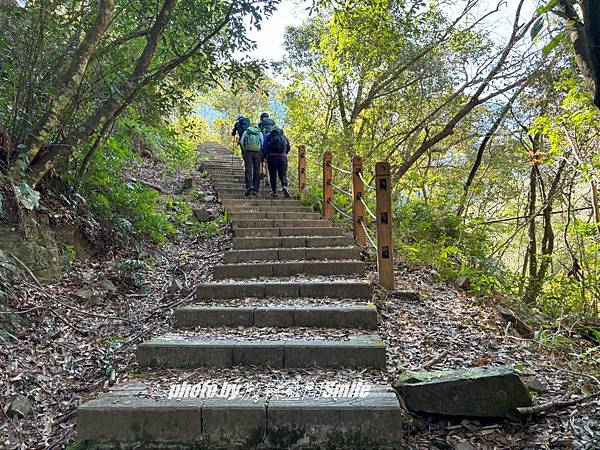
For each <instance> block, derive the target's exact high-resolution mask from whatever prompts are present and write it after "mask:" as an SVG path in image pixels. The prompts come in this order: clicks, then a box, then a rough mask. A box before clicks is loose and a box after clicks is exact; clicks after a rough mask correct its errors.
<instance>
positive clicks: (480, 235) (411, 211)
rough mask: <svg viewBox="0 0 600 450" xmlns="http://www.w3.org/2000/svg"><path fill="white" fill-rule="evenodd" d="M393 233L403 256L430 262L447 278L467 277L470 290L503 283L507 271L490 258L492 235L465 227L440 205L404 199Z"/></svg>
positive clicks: (487, 289)
mask: <svg viewBox="0 0 600 450" xmlns="http://www.w3.org/2000/svg"><path fill="white" fill-rule="evenodd" d="M394 233H395V242H396V247H397V249H398V251H399V253H400V255H401V256H402V257H404V258H407V259H409V260H411V261H414V262H417V263H421V264H428V265H432V266H433V267H434V268H435V269H436V271H438V273H440V275H442V276H444V277H447V278H452V279H454V278H456V277H458V276H464V277H467V278H468V281H469V288H470V289H471V290H473V291H476V292H480V293H489V292H492V291H494V290H497V289H500V288H503V287H504V285H505V280H506V277H507V276H508V274H507V272H506V271H505V270H504V269H503V268H501V267H498V265H497V263H496V262H495V261H494V260H492V259H490V258H489V248H490V246H491V241H492V236H491V235H490V234H489V233H488V232H486V231H484V230H483V229H481V228H476V227H465V226H464V225H463V222H462V221H461V219H460V218H459V217H457V216H455V215H453V214H451V213H448V212H447V211H446V210H444V209H443V208H442V207H441V205H437V206H435V205H431V204H428V203H425V202H424V201H423V200H419V199H416V200H409V201H406V202H405V203H404V204H402V205H400V206H398V207H397V208H396V209H395V211H394Z"/></svg>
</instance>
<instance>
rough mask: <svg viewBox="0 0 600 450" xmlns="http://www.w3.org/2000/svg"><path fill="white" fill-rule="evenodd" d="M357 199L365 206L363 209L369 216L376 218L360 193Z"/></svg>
mask: <svg viewBox="0 0 600 450" xmlns="http://www.w3.org/2000/svg"><path fill="white" fill-rule="evenodd" d="M359 201H360V202H361V203H362V204H363V206H364V207H365V211H367V212H368V213H369V216H371V218H372V219H373V220H377V216H376V215H375V214H374V213H373V211H371V208H369V205H367V202H365V200H364V199H363V198H362V195H361V196H360V198H359Z"/></svg>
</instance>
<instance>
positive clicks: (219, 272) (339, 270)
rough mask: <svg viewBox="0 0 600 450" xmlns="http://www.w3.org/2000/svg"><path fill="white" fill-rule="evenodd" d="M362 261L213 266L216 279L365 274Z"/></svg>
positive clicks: (255, 263)
mask: <svg viewBox="0 0 600 450" xmlns="http://www.w3.org/2000/svg"><path fill="white" fill-rule="evenodd" d="M364 274H365V263H364V262H362V261H300V262H267V263H257V262H252V263H245V264H217V265H215V266H214V267H213V278H214V279H215V280H225V279H243V278H261V277H269V278H270V277H289V276H294V275H364Z"/></svg>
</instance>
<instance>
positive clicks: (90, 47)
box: [11, 0, 115, 178]
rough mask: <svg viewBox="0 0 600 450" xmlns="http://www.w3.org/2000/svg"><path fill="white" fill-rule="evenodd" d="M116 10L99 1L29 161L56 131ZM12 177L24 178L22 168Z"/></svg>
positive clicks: (29, 146)
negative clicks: (92, 21)
mask: <svg viewBox="0 0 600 450" xmlns="http://www.w3.org/2000/svg"><path fill="white" fill-rule="evenodd" d="M114 9H115V2H114V0H100V1H99V2H98V13H97V15H96V20H95V22H94V24H93V25H92V27H91V28H90V30H89V31H88V33H87V35H86V37H85V39H84V40H83V42H82V43H81V45H80V46H79V48H78V49H77V52H76V53H75V55H74V56H73V59H72V61H71V64H70V65H69V67H68V68H67V70H66V71H65V72H64V73H63V74H62V75H61V76H60V77H59V78H58V79H57V80H56V82H55V83H54V95H53V97H52V98H51V100H50V102H49V105H48V109H47V110H46V112H45V113H44V115H43V116H42V117H40V119H39V120H38V121H37V122H36V124H35V125H34V127H33V132H32V134H31V136H30V137H29V138H28V139H27V141H26V142H25V146H26V148H25V156H26V158H27V160H28V161H31V160H33V159H34V158H35V157H36V155H38V153H39V152H40V150H41V149H42V147H43V145H44V143H45V142H46V139H47V138H48V136H49V135H50V134H51V133H52V132H53V131H54V130H55V127H56V125H57V123H58V121H59V117H60V115H61V114H62V113H63V111H64V109H65V108H66V107H67V105H68V104H69V102H70V101H71V99H72V98H73V95H75V92H76V91H77V86H79V84H80V83H81V80H82V79H83V76H84V73H85V70H86V68H87V65H88V62H89V60H90V58H91V56H92V55H93V53H94V51H95V50H96V47H97V46H98V44H99V42H100V41H101V39H102V36H104V33H105V32H106V30H107V28H108V26H109V23H110V20H111V18H112V16H113V12H114ZM11 175H12V176H13V177H15V178H19V177H20V173H19V167H18V165H16V164H15V165H14V166H13V167H12V168H11Z"/></svg>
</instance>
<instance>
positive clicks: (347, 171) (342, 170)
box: [329, 163, 352, 175]
mask: <svg viewBox="0 0 600 450" xmlns="http://www.w3.org/2000/svg"><path fill="white" fill-rule="evenodd" d="M329 165H330V166H331V168H332V169H333V170H337V171H338V172H341V173H343V174H344V175H352V171H350V170H345V169H342V168H341V167H336V166H334V165H333V164H331V163H329Z"/></svg>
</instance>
